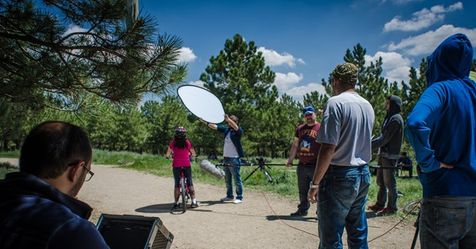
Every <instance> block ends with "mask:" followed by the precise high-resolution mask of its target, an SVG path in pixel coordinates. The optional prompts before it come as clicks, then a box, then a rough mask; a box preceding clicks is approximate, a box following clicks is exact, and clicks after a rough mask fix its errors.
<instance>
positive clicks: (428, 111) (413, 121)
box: [406, 34, 476, 198]
mask: <svg viewBox="0 0 476 249" xmlns="http://www.w3.org/2000/svg"><path fill="white" fill-rule="evenodd" d="M472 59H473V48H472V46H471V43H470V41H469V40H468V38H467V37H466V36H465V35H463V34H455V35H452V36H450V37H448V38H447V39H446V40H444V41H443V42H442V43H441V44H440V45H439V46H438V47H437V48H436V50H435V51H434V52H433V54H432V55H431V56H430V57H429V58H428V71H427V77H426V78H427V81H428V88H427V89H426V90H425V91H424V92H423V94H422V95H421V97H420V99H419V100H418V102H417V103H416V105H415V108H414V109H413V111H412V112H411V113H410V115H409V117H408V121H407V127H406V135H407V137H408V139H409V141H410V143H411V145H412V146H413V148H414V149H415V155H416V160H417V162H418V166H419V175H420V181H421V183H422V186H423V197H425V198H428V197H434V196H454V197H456V196H476V83H475V82H473V81H472V80H470V79H469V77H468V76H469V71H470V68H471V61H472ZM440 162H442V163H445V164H448V165H452V166H454V167H453V168H452V169H447V168H440Z"/></svg>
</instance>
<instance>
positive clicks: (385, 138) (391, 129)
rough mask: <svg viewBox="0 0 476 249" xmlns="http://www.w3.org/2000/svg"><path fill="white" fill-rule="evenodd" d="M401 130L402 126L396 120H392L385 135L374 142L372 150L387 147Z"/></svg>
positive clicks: (386, 128)
mask: <svg viewBox="0 0 476 249" xmlns="http://www.w3.org/2000/svg"><path fill="white" fill-rule="evenodd" d="M399 128H400V124H399V123H398V122H397V121H396V120H392V119H390V122H389V124H388V125H387V127H385V129H384V131H383V133H382V134H381V135H380V136H379V137H377V138H375V139H374V140H372V149H377V148H380V147H382V146H384V145H386V144H387V143H388V142H390V140H391V139H392V137H393V135H394V134H395V133H396V132H397V131H398V129H399Z"/></svg>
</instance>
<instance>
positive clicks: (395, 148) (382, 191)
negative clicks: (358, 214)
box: [369, 95, 404, 216]
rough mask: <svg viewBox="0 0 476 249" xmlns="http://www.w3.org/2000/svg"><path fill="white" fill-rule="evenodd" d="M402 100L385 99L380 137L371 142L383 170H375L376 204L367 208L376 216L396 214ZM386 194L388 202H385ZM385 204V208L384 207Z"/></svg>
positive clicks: (401, 129)
mask: <svg viewBox="0 0 476 249" xmlns="http://www.w3.org/2000/svg"><path fill="white" fill-rule="evenodd" d="M401 106H402V99H401V98H400V97H398V96H395V95H392V96H389V97H388V98H387V102H386V104H385V108H386V109H387V115H386V116H385V119H384V121H383V124H382V127H381V131H382V133H381V134H380V136H378V137H377V138H375V139H373V140H372V150H378V149H379V155H378V156H379V162H380V166H382V167H383V168H378V169H377V185H378V186H379V189H378V194H377V202H376V203H375V204H374V205H371V206H369V209H370V210H372V211H374V212H376V215H377V216H382V215H389V214H394V213H396V212H397V210H398V208H397V181H396V179H395V175H396V172H397V163H398V159H399V158H400V149H401V148H402V141H403V128H404V123H403V118H402V115H400V111H401ZM387 192H388V202H387ZM385 202H387V207H385Z"/></svg>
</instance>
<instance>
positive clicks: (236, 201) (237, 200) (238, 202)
mask: <svg viewBox="0 0 476 249" xmlns="http://www.w3.org/2000/svg"><path fill="white" fill-rule="evenodd" d="M242 202H243V200H240V199H235V200H234V201H233V203H235V204H240V203H242Z"/></svg>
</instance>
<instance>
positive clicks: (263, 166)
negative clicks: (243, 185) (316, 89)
mask: <svg viewBox="0 0 476 249" xmlns="http://www.w3.org/2000/svg"><path fill="white" fill-rule="evenodd" d="M256 161H257V162H258V166H257V167H256V168H255V169H254V170H253V171H251V173H250V174H249V175H247V176H246V177H245V179H244V180H243V182H245V181H246V180H248V178H250V176H252V175H253V174H254V173H255V172H256V171H258V170H260V171H261V172H263V174H264V175H265V176H266V179H268V182H273V177H271V174H270V173H269V172H268V171H267V170H266V168H270V167H269V166H268V165H266V164H265V161H264V158H262V157H258V158H256Z"/></svg>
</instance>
